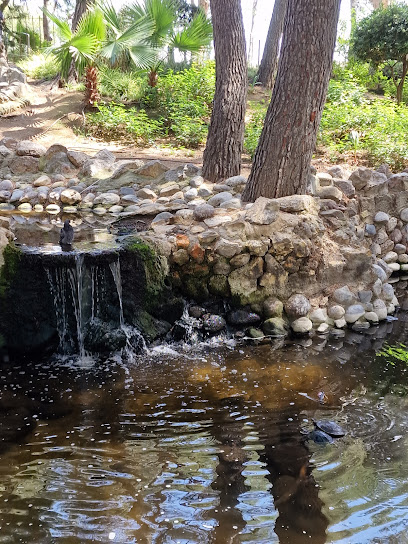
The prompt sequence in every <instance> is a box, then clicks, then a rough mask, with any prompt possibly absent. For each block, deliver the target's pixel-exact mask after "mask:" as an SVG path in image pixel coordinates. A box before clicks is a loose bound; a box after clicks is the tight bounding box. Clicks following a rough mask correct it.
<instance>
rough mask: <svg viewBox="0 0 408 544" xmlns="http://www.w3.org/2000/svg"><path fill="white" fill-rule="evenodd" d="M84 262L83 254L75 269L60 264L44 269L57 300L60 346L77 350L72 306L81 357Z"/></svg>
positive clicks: (56, 310) (82, 355)
mask: <svg viewBox="0 0 408 544" xmlns="http://www.w3.org/2000/svg"><path fill="white" fill-rule="evenodd" d="M83 262H84V260H83V256H82V255H75V268H71V267H62V266H57V267H55V268H48V267H47V268H46V269H45V271H46V274H47V278H48V283H49V285H50V289H51V294H52V296H53V301H54V309H55V315H56V320H57V332H58V336H59V341H60V344H59V348H60V350H61V351H62V353H70V352H72V351H73V349H75V347H74V344H75V342H74V335H73V334H72V332H71V330H70V315H71V314H72V311H71V309H72V310H73V314H74V317H75V329H76V340H77V344H78V346H77V348H78V352H79V355H80V357H81V358H83V357H84V356H85V347H84V288H83V287H84V286H83V280H84V277H83Z"/></svg>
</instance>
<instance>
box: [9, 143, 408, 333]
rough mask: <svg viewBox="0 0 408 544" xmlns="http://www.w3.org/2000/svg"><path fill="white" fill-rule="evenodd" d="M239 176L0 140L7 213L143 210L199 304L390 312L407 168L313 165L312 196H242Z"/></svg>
mask: <svg viewBox="0 0 408 544" xmlns="http://www.w3.org/2000/svg"><path fill="white" fill-rule="evenodd" d="M245 182H246V180H245V178H243V177H242V176H236V177H233V178H230V179H227V180H225V181H222V182H220V183H218V184H212V183H209V182H206V180H204V179H203V178H202V177H201V175H200V170H199V168H198V167H197V166H195V165H185V166H182V167H178V168H176V169H169V168H168V167H167V166H166V165H165V164H163V163H161V162H160V161H150V162H147V163H143V162H142V161H139V160H137V159H129V160H122V161H116V160H115V156H114V155H113V154H112V153H110V152H109V151H107V150H103V151H100V152H98V153H97V154H96V155H95V156H93V157H89V156H88V155H86V154H84V153H81V152H76V151H72V150H68V149H66V148H65V147H64V146H61V145H58V144H56V145H53V146H52V147H51V148H49V149H48V150H47V149H45V148H44V147H43V146H41V145H40V144H37V143H34V142H26V141H21V142H16V141H12V140H10V139H5V140H3V141H2V142H0V213H1V211H2V210H3V211H4V212H5V213H6V214H9V215H8V216H7V217H5V219H3V221H7V220H9V216H10V215H12V214H13V213H16V212H18V213H21V214H25V213H31V212H36V213H47V214H49V215H54V214H58V213H59V212H63V213H67V214H79V213H80V214H82V215H83V216H87V215H88V216H95V215H97V216H103V215H107V216H109V217H112V218H115V219H117V220H118V221H119V224H120V221H121V220H123V219H126V220H129V218H132V217H134V218H135V220H136V219H140V218H141V219H143V220H144V221H145V223H146V228H145V230H144V231H143V232H140V233H139V236H140V237H141V238H142V239H144V240H145V241H147V242H149V243H151V244H153V245H154V246H155V247H157V248H158V250H159V252H160V253H161V254H162V255H163V256H165V257H166V259H168V262H169V270H170V276H171V280H172V284H173V286H174V288H175V289H176V290H179V291H180V292H182V293H183V294H184V295H185V296H186V297H188V298H189V299H191V300H194V301H196V302H197V303H199V304H201V305H205V303H206V302H208V301H209V300H213V299H226V300H228V301H230V302H231V304H232V306H233V307H236V308H241V309H242V308H243V309H244V310H243V311H244V312H246V314H245V315H247V319H246V320H245V317H244V314H243V313H241V314H240V317H239V319H238V318H237V317H236V316H235V317H234V318H231V319H232V321H234V320H235V321H237V319H238V321H239V322H240V324H241V325H243V326H245V325H250V324H254V323H260V322H262V330H263V332H264V333H265V334H283V333H285V331H287V330H289V328H291V329H292V330H293V331H295V332H308V331H310V330H312V329H316V330H318V331H319V332H322V333H323V332H327V331H329V330H332V329H333V330H337V329H341V328H343V327H345V326H347V325H350V326H352V327H354V328H355V329H360V328H366V327H368V326H370V324H373V323H377V322H378V321H381V320H384V319H385V318H386V317H387V315H388V314H391V313H393V312H394V311H395V307H396V306H397V304H398V301H397V299H396V297H395V294H394V289H393V287H392V283H390V281H391V282H392V281H393V280H390V276H391V274H392V273H393V272H398V271H402V272H405V271H406V270H407V269H408V252H407V241H408V229H407V225H408V196H407V195H408V192H407V191H406V186H407V188H408V173H405V172H403V173H400V174H392V173H391V172H390V171H389V169H388V168H387V167H386V166H382V167H380V168H379V169H378V170H377V171H372V170H369V169H366V168H359V169H357V170H356V171H354V172H353V173H350V172H347V171H345V170H344V169H342V168H340V167H337V166H336V167H333V168H331V169H330V170H329V171H328V172H325V173H319V174H316V172H314V173H312V174H311V176H310V184H309V185H310V190H309V192H310V194H308V195H294V196H290V197H284V198H280V199H266V198H259V199H258V200H257V201H256V202H255V203H253V204H252V203H249V204H248V203H242V202H241V198H240V196H241V192H242V189H243V187H244V185H245ZM112 220H113V219H112ZM403 285H404V284H403ZM254 316H257V317H256V318H255V317H254ZM232 324H234V323H232ZM235 324H237V323H235ZM258 333H259V331H258V332H257V333H256V334H258Z"/></svg>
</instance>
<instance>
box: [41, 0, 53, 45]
mask: <svg viewBox="0 0 408 544" xmlns="http://www.w3.org/2000/svg"><path fill="white" fill-rule="evenodd" d="M48 2H49V0H44V4H43V5H44V9H46V10H48ZM42 20H43V21H42V22H43V32H44V40H45V41H46V42H51V41H52V37H51V34H50V25H49V22H48V17H47V16H46V15H45V13H44V12H43V16H42Z"/></svg>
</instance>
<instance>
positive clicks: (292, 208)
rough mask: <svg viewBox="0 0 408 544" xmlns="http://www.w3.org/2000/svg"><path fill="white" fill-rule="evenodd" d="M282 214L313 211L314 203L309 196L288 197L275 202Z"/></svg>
mask: <svg viewBox="0 0 408 544" xmlns="http://www.w3.org/2000/svg"><path fill="white" fill-rule="evenodd" d="M275 201H276V202H277V203H278V205H279V209H280V210H281V211H282V212H287V213H298V212H304V211H315V210H316V202H315V199H314V198H313V197H312V196H310V195H290V196H283V197H281V198H277V199H276V200H275Z"/></svg>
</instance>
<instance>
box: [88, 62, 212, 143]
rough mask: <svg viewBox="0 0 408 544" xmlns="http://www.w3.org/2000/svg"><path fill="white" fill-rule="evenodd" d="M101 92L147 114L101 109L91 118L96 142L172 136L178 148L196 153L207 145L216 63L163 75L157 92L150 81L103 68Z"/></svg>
mask: <svg viewBox="0 0 408 544" xmlns="http://www.w3.org/2000/svg"><path fill="white" fill-rule="evenodd" d="M100 89H101V91H102V94H103V95H104V96H109V97H111V98H114V99H115V100H119V99H121V100H126V99H127V100H134V101H139V102H140V104H141V106H142V107H143V108H144V109H142V110H137V109H135V108H132V109H126V108H125V107H124V106H123V105H120V104H117V103H116V104H109V105H100V106H99V112H98V113H93V114H88V117H87V120H88V123H87V124H88V128H89V131H90V132H91V133H92V134H94V135H95V136H98V137H101V138H103V137H104V136H108V137H109V139H112V138H113V139H114V138H126V139H129V138H134V137H136V138H137V140H138V141H139V143H143V142H150V141H151V140H152V139H153V138H154V137H158V136H171V137H174V138H175V140H176V142H177V143H178V144H179V145H182V146H184V147H198V146H199V145H200V144H201V143H203V142H204V141H205V138H206V136H207V131H208V123H209V120H210V117H211V108H212V100H213V96H214V89H215V66H214V63H213V62H209V63H205V64H201V65H198V64H193V65H192V67H191V68H189V69H185V70H182V71H180V72H173V71H172V70H170V71H168V72H167V73H161V74H160V77H159V80H158V84H157V86H156V87H154V88H152V87H149V86H148V85H147V77H146V75H141V74H140V73H139V74H137V73H134V72H130V73H123V72H120V71H119V70H114V69H108V68H103V69H102V70H101V84H100ZM143 131H146V132H145V133H143Z"/></svg>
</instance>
